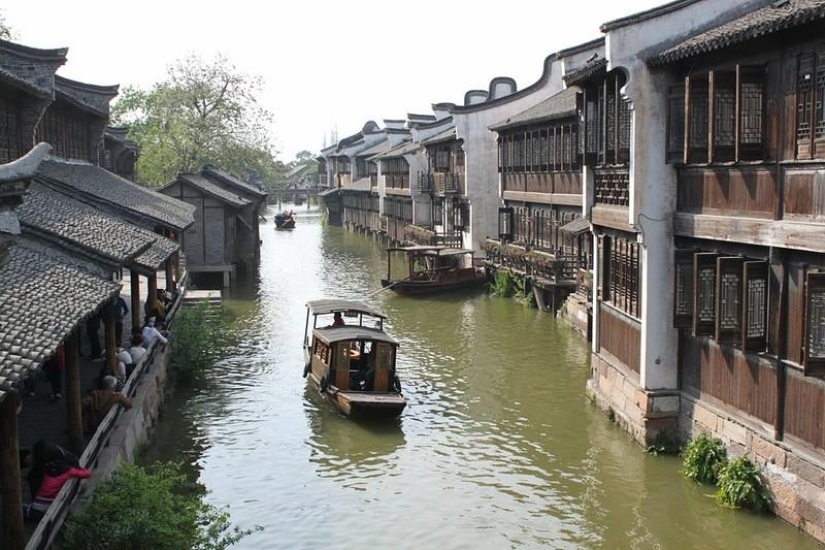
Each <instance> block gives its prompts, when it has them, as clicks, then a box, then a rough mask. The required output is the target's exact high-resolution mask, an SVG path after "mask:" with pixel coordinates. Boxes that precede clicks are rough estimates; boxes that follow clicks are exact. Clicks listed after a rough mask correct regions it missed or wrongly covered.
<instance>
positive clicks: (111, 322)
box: [103, 299, 117, 372]
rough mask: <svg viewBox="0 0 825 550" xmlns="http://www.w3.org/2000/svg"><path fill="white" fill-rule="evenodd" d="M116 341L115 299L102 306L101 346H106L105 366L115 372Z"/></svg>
mask: <svg viewBox="0 0 825 550" xmlns="http://www.w3.org/2000/svg"><path fill="white" fill-rule="evenodd" d="M116 340H117V339H116V338H115V299H112V300H109V301H108V302H106V305H105V306H103V345H104V346H106V350H105V351H104V353H105V354H106V365H107V366H108V367H109V368H111V369H112V372H114V371H115V367H117V341H116Z"/></svg>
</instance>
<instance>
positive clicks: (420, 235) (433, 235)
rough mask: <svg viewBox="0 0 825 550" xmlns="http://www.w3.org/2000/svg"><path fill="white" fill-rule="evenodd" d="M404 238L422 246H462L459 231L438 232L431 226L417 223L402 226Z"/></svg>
mask: <svg viewBox="0 0 825 550" xmlns="http://www.w3.org/2000/svg"><path fill="white" fill-rule="evenodd" d="M404 240H405V241H406V242H411V243H415V244H419V245H422V246H450V247H453V248H461V246H462V238H461V233H459V232H457V231H454V232H443V233H439V232H437V231H435V230H433V229H431V228H428V227H421V226H419V225H407V226H406V227H404Z"/></svg>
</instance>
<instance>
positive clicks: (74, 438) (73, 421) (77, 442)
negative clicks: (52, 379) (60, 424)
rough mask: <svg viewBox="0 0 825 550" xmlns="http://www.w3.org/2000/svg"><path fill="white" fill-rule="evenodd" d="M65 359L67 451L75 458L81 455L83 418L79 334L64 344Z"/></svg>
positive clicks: (75, 334)
mask: <svg viewBox="0 0 825 550" xmlns="http://www.w3.org/2000/svg"><path fill="white" fill-rule="evenodd" d="M64 346H65V347H64V350H63V351H64V353H65V357H66V420H67V423H68V426H69V450H70V451H72V452H73V453H74V454H76V455H77V456H80V455H82V454H83V447H84V443H83V418H82V415H81V411H80V400H81V398H82V393H83V390H82V388H81V386H80V333H79V332H77V331H75V332H72V334H71V335H70V336H69V337H68V338H67V339H66V343H65V344H64Z"/></svg>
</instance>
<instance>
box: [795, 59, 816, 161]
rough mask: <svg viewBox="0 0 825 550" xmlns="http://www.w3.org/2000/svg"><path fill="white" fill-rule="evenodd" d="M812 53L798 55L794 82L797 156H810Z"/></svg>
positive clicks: (813, 69) (802, 157)
mask: <svg viewBox="0 0 825 550" xmlns="http://www.w3.org/2000/svg"><path fill="white" fill-rule="evenodd" d="M814 63H815V61H814V55H813V53H805V54H802V55H801V56H800V57H799V67H798V70H797V84H796V146H797V157H798V158H800V159H809V158H811V129H812V128H813V120H812V119H813V112H812V106H813V98H814V77H815V67H814Z"/></svg>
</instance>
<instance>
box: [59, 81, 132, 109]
mask: <svg viewBox="0 0 825 550" xmlns="http://www.w3.org/2000/svg"><path fill="white" fill-rule="evenodd" d="M54 90H55V93H56V95H58V96H59V97H62V98H63V99H65V100H67V101H69V102H70V103H73V104H74V105H76V106H77V107H80V108H81V109H83V110H84V111H88V112H90V113H94V114H95V115H97V116H100V117H104V118H107V117H108V116H109V102H110V101H111V100H112V98H114V97H115V96H116V95H117V92H118V86H116V85H115V86H95V85H93V84H86V83H85V82H78V81H76V80H69V79H68V78H65V77H62V76H60V75H55V77H54Z"/></svg>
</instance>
